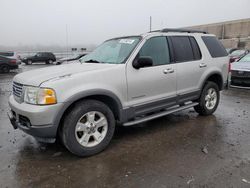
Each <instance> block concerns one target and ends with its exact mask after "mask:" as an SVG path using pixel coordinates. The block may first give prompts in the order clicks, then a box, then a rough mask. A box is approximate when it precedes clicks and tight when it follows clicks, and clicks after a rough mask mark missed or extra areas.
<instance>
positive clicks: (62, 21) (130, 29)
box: [0, 0, 250, 46]
mask: <svg viewBox="0 0 250 188" xmlns="http://www.w3.org/2000/svg"><path fill="white" fill-rule="evenodd" d="M249 8H250V0H122V1H121V0H0V24H1V25H0V45H8V46H9V45H11V46H14V45H37V44H41V45H65V44H66V38H67V37H66V36H67V35H66V25H67V28H68V29H67V30H68V41H69V44H70V45H73V44H98V43H100V42H102V41H103V40H105V39H108V38H111V37H116V36H120V35H131V34H140V33H144V32H147V31H148V30H149V16H152V17H153V29H159V28H164V27H184V26H191V25H198V24H206V23H214V22H220V21H227V20H234V19H242V18H250V11H249Z"/></svg>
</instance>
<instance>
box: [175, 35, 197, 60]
mask: <svg viewBox="0 0 250 188" xmlns="http://www.w3.org/2000/svg"><path fill="white" fill-rule="evenodd" d="M170 39H171V41H172V45H173V52H174V61H175V62H187V61H194V60H198V59H201V52H200V48H199V46H198V44H197V42H196V40H195V39H194V37H188V36H171V37H170Z"/></svg>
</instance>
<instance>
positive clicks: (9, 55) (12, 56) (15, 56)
mask: <svg viewBox="0 0 250 188" xmlns="http://www.w3.org/2000/svg"><path fill="white" fill-rule="evenodd" d="M0 55H1V56H4V57H7V58H10V59H15V60H16V62H17V64H18V65H20V64H21V57H20V55H19V54H18V53H17V52H12V51H5V52H4V51H1V52H0Z"/></svg>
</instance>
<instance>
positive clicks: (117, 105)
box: [54, 90, 123, 132]
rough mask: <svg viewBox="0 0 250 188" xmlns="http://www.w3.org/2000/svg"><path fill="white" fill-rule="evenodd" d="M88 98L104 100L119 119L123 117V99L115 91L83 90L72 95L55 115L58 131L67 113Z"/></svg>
mask: <svg viewBox="0 0 250 188" xmlns="http://www.w3.org/2000/svg"><path fill="white" fill-rule="evenodd" d="M86 99H92V100H98V101H101V102H103V103H104V104H106V105H107V106H108V107H109V108H110V109H111V110H112V112H113V113H114V116H115V119H116V120H117V121H120V120H121V119H123V117H122V116H123V115H122V104H121V101H120V99H119V98H118V97H117V96H116V95H115V94H114V93H112V92H110V91H106V90H93V91H88V92H82V93H78V94H76V95H74V96H72V97H70V99H68V100H67V102H65V105H64V106H63V108H62V109H61V111H60V112H59V113H58V114H57V116H56V117H55V120H54V122H55V125H56V126H57V132H58V131H60V127H61V124H62V122H63V118H64V117H65V114H66V113H68V112H69V111H70V110H71V109H72V108H73V107H74V105H75V104H76V103H77V102H79V101H81V100H86Z"/></svg>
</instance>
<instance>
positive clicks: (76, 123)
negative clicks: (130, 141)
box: [61, 100, 115, 157]
mask: <svg viewBox="0 0 250 188" xmlns="http://www.w3.org/2000/svg"><path fill="white" fill-rule="evenodd" d="M114 130H115V119H114V115H113V113H112V111H111V110H110V109H109V107H108V106H106V105H105V104H104V103H102V102H99V101H96V100H86V101H81V102H78V103H77V104H76V105H75V106H74V108H73V109H72V110H71V111H70V112H69V113H68V114H67V115H66V117H65V119H64V122H63V127H62V131H61V138H62V141H63V144H64V145H65V147H66V148H67V149H68V150H69V151H70V152H72V153H73V154H75V155H78V156H81V157H83V156H91V155H94V154H97V153H99V152H101V151H102V150H104V149H105V148H106V147H107V146H108V144H109V143H110V141H111V139H112V137H113V134H114Z"/></svg>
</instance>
